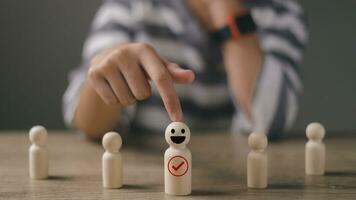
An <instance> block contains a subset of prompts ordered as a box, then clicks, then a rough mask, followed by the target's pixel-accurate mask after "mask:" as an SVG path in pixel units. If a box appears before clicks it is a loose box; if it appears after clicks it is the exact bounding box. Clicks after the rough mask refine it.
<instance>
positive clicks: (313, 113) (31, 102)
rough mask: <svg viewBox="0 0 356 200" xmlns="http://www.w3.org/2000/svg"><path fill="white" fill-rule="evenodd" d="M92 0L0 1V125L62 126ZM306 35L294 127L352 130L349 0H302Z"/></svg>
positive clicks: (353, 39)
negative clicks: (69, 80) (64, 100)
mask: <svg viewBox="0 0 356 200" xmlns="http://www.w3.org/2000/svg"><path fill="white" fill-rule="evenodd" d="M100 3H101V1H100V0H75V1H70V0H52V1H48V0H31V1H28V0H16V1H14V0H1V1H0V13H1V17H0V24H1V30H0V45H1V47H0V66H1V67H0V95H1V96H0V129H2V130H4V129H5V130H9V129H28V128H30V127H32V126H33V125H35V124H42V125H44V126H46V127H48V128H50V129H64V128H65V126H64V123H63V119H62V111H61V109H62V107H61V106H62V102H61V101H62V95H63V92H64V90H65V88H66V86H67V74H68V71H69V70H70V69H71V68H72V67H74V66H77V65H78V64H79V63H80V58H81V57H80V56H81V49H82V45H83V42H84V39H85V37H86V35H87V33H88V30H89V26H90V23H91V20H92V18H93V16H94V14H95V12H96V9H97V8H98V6H99V5H100ZM301 3H302V5H303V7H304V9H305V10H306V12H307V16H308V24H309V30H310V42H309V45H308V48H307V52H306V58H305V64H304V66H303V68H304V69H303V71H304V72H303V73H304V85H305V94H304V96H303V98H302V104H301V108H300V113H299V118H298V121H297V123H296V125H295V126H294V129H293V130H294V131H303V130H304V129H305V126H306V124H308V123H309V122H311V121H320V122H322V123H323V124H324V125H325V126H326V128H327V129H328V131H330V132H337V133H346V132H354V133H355V132H356V80H355V77H356V76H355V75H356V55H355V52H356V26H355V22H356V12H355V8H356V1H355V0H342V1H323V0H312V1H308V0H302V1H301Z"/></svg>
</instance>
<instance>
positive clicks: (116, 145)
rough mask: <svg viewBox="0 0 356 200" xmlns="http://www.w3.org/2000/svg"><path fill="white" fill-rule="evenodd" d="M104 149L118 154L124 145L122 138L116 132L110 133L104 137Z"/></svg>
mask: <svg viewBox="0 0 356 200" xmlns="http://www.w3.org/2000/svg"><path fill="white" fill-rule="evenodd" d="M102 143H103V147H104V149H105V150H106V151H108V152H118V151H119V149H120V148H121V145H122V139H121V136H120V135H119V134H118V133H116V132H108V133H106V134H105V135H104V137H103V141H102Z"/></svg>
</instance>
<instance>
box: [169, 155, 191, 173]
mask: <svg viewBox="0 0 356 200" xmlns="http://www.w3.org/2000/svg"><path fill="white" fill-rule="evenodd" d="M174 158H182V159H183V160H184V162H185V163H186V164H187V168H186V169H185V171H184V172H183V173H182V174H178V175H176V174H174V173H173V172H172V171H171V169H170V168H169V163H171V161H172V160H173V159H174ZM167 167H168V171H169V173H171V174H172V175H173V176H177V177H180V176H184V174H186V173H187V171H188V169H189V163H188V161H187V159H185V158H184V157H183V156H173V157H172V158H170V159H169V161H168V164H167Z"/></svg>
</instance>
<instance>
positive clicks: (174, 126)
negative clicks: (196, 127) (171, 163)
mask: <svg viewBox="0 0 356 200" xmlns="http://www.w3.org/2000/svg"><path fill="white" fill-rule="evenodd" d="M165 138H166V141H167V143H168V144H169V145H172V146H176V147H184V146H185V145H187V144H188V142H189V140H190V130H189V128H188V126H187V125H185V124H184V123H183V122H172V123H170V124H169V125H168V126H167V128H166V133H165Z"/></svg>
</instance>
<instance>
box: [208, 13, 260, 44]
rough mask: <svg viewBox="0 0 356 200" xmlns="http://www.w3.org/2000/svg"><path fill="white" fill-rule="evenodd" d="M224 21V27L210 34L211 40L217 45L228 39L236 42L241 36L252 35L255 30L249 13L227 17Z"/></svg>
mask: <svg viewBox="0 0 356 200" xmlns="http://www.w3.org/2000/svg"><path fill="white" fill-rule="evenodd" d="M226 21H227V25H226V26H224V27H223V28H220V29H219V30H217V31H214V32H212V33H211V34H210V35H211V38H212V39H213V40H214V41H216V42H218V43H223V42H224V41H226V40H228V39H233V40H238V39H239V38H240V37H241V36H243V35H247V34H249V33H253V32H255V31H256V29H257V28H256V24H255V22H254V21H253V18H252V16H251V14H250V12H249V11H244V12H242V13H240V14H239V15H236V14H232V15H229V16H228V17H227V20H226Z"/></svg>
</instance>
